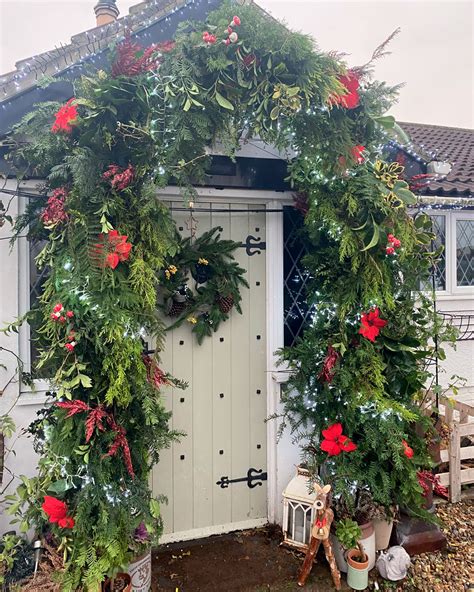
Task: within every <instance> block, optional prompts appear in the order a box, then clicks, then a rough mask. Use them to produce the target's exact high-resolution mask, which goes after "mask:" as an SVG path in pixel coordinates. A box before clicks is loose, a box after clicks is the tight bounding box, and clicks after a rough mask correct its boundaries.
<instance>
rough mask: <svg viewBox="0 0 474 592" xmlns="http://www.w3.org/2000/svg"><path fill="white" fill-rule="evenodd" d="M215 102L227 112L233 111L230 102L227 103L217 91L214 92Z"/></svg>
mask: <svg viewBox="0 0 474 592" xmlns="http://www.w3.org/2000/svg"><path fill="white" fill-rule="evenodd" d="M216 101H217V102H218V103H219V105H220V106H221V107H223V108H224V109H228V110H229V111H233V110H234V105H232V103H231V102H230V101H228V100H227V99H226V98H225V97H223V96H222V95H221V94H220V93H218V92H217V91H216Z"/></svg>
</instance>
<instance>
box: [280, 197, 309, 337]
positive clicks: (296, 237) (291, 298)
mask: <svg viewBox="0 0 474 592" xmlns="http://www.w3.org/2000/svg"><path fill="white" fill-rule="evenodd" d="M303 225H304V218H303V216H302V215H301V214H300V212H299V211H298V210H296V209H295V208H293V207H285V208H284V209H283V235H284V263H283V275H284V288H283V289H284V315H285V318H284V323H285V346H291V345H293V344H294V343H295V341H296V339H297V338H298V337H299V336H300V335H301V333H302V331H303V329H304V328H305V326H306V323H307V322H308V321H309V318H310V313H311V311H310V309H309V307H308V305H307V302H306V284H307V283H308V279H309V275H308V273H307V272H306V270H305V269H304V267H303V265H302V262H301V260H302V258H303V257H304V256H305V255H306V247H305V245H304V243H303V241H302V240H301V233H302V229H303Z"/></svg>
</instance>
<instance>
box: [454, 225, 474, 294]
mask: <svg viewBox="0 0 474 592" xmlns="http://www.w3.org/2000/svg"><path fill="white" fill-rule="evenodd" d="M456 284H457V286H474V220H472V219H469V220H459V219H458V220H456Z"/></svg>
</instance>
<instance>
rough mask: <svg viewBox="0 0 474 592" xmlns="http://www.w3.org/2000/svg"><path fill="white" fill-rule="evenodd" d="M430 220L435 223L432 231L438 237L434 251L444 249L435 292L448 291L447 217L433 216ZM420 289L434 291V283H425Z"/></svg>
mask: <svg viewBox="0 0 474 592" xmlns="http://www.w3.org/2000/svg"><path fill="white" fill-rule="evenodd" d="M430 218H431V221H432V223H433V227H432V230H433V232H434V234H435V235H436V238H435V240H434V241H433V250H436V249H438V248H439V247H444V250H443V252H442V253H441V255H440V258H439V261H438V262H437V264H436V268H435V270H434V285H435V290H438V291H441V290H446V216H440V215H433V216H430ZM420 288H421V290H432V289H433V283H432V281H430V282H427V283H424V284H423V285H421V286H420Z"/></svg>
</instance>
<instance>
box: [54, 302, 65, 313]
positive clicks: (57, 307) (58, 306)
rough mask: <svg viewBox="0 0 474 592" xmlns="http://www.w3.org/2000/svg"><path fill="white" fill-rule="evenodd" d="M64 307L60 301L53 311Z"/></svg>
mask: <svg viewBox="0 0 474 592" xmlns="http://www.w3.org/2000/svg"><path fill="white" fill-rule="evenodd" d="M62 309H63V305H62V304H61V303H60V302H58V304H56V306H55V307H54V308H53V312H61V311H62Z"/></svg>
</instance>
